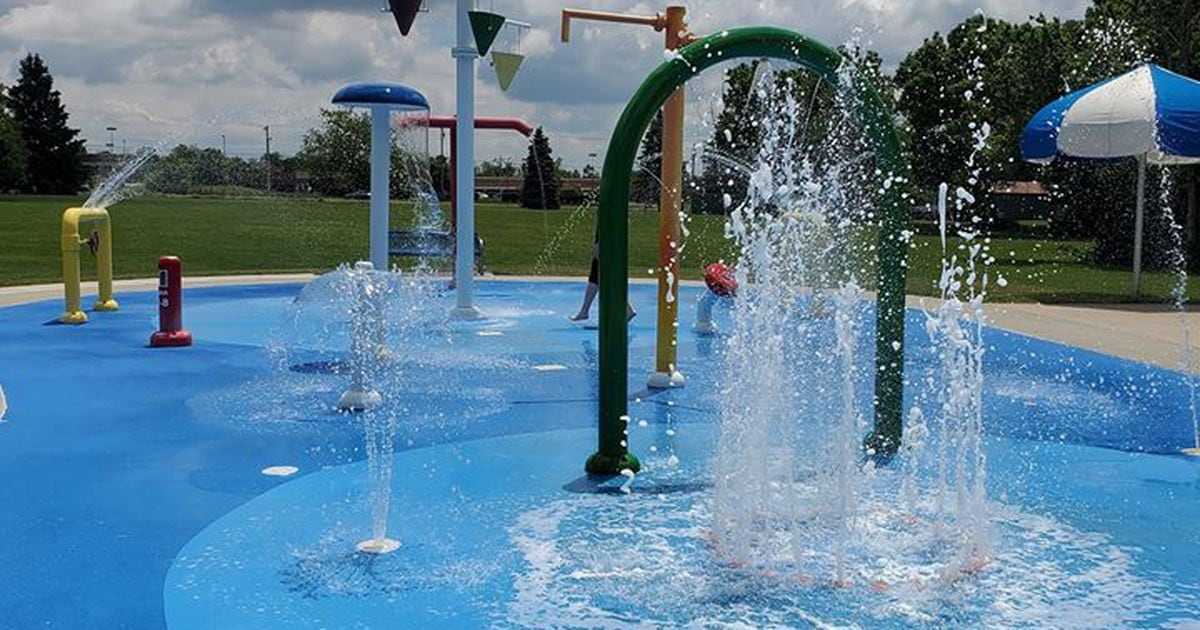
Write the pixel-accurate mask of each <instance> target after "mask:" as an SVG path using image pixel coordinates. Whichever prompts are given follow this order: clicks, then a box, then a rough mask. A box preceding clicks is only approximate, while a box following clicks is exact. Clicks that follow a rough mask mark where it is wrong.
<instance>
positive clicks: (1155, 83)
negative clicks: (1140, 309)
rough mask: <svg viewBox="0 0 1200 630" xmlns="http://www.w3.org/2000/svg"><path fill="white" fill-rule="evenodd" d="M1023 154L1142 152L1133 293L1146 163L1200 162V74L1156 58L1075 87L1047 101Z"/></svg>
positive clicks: (1093, 156) (1047, 157)
mask: <svg viewBox="0 0 1200 630" xmlns="http://www.w3.org/2000/svg"><path fill="white" fill-rule="evenodd" d="M1021 157H1022V158H1024V159H1025V160H1028V161H1030V162H1036V163H1039V164H1049V163H1050V162H1053V161H1054V160H1055V159H1057V158H1065V159H1075V160H1081V159H1082V160H1113V159H1120V158H1130V157H1133V158H1137V160H1138V190H1137V209H1136V213H1135V215H1134V217H1135V218H1134V237H1133V294H1134V295H1135V296H1137V295H1138V294H1139V293H1140V292H1141V273H1142V224H1143V222H1144V219H1143V215H1144V207H1145V198H1146V163H1147V162H1149V163H1152V164H1196V163H1200V81H1196V80H1194V79H1189V78H1188V77H1185V76H1182V75H1179V74H1175V73H1174V72H1171V71H1169V70H1164V69H1163V68H1160V67H1158V66H1156V65H1154V64H1145V65H1142V66H1139V67H1137V68H1135V69H1133V70H1131V71H1129V72H1127V73H1125V74H1122V75H1120V76H1117V77H1113V78H1111V79H1108V80H1106V81H1101V82H1100V83H1097V84H1095V85H1092V86H1089V87H1086V88H1083V89H1082V90H1079V91H1076V92H1072V93H1070V94H1068V95H1066V96H1064V97H1062V98H1060V99H1058V100H1056V101H1054V102H1053V103H1050V104H1049V105H1047V106H1045V107H1043V108H1042V109H1041V111H1039V112H1038V113H1037V114H1035V115H1034V117H1033V119H1031V120H1030V121H1029V124H1028V125H1026V126H1025V132H1024V133H1023V134H1022V135H1021Z"/></svg>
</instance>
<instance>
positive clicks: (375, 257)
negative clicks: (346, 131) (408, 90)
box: [370, 107, 392, 271]
mask: <svg viewBox="0 0 1200 630" xmlns="http://www.w3.org/2000/svg"><path fill="white" fill-rule="evenodd" d="M391 162H392V127H391V111H390V110H389V109H388V108H386V107H372V108H371V228H370V229H371V236H370V239H371V264H372V265H374V266H375V268H376V269H379V270H382V271H387V270H388V269H389V267H388V216H389V212H388V205H389V201H390V199H389V197H390V194H391V193H390V191H389V188H390V182H389V181H388V180H389V177H390V175H391V172H390V171H391Z"/></svg>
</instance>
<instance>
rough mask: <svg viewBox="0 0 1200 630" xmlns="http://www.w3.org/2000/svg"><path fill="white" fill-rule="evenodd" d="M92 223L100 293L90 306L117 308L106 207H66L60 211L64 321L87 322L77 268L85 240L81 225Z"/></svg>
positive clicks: (60, 319) (110, 309)
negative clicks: (95, 235)
mask: <svg viewBox="0 0 1200 630" xmlns="http://www.w3.org/2000/svg"><path fill="white" fill-rule="evenodd" d="M85 226H94V227H95V230H96V232H97V233H98V234H99V236H100V239H99V240H100V243H99V247H97V249H96V280H97V283H98V284H99V295H97V297H96V303H95V304H94V305H93V306H92V310H96V311H115V310H117V309H118V308H119V305H118V304H117V301H116V300H115V299H113V264H112V222H111V221H109V218H108V211H107V210H104V209H102V208H68V209H67V211H66V212H63V219H62V265H63V293H64V297H65V298H66V309H65V310H64V311H63V314H62V317H60V318H59V321H61V322H62V323H64V324H83V323H85V322H87V320H88V318H87V313H84V312H83V308H82V306H81V305H80V301H81V296H80V295H81V292H82V288H81V283H82V280H81V278H80V271H79V251H80V248H81V246H83V245H85V244H86V243H87V239H86V238H83V237H82V236H81V228H83V227H85Z"/></svg>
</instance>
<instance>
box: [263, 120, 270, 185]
mask: <svg viewBox="0 0 1200 630" xmlns="http://www.w3.org/2000/svg"><path fill="white" fill-rule="evenodd" d="M263 132H265V133H266V134H267V155H266V160H267V194H270V193H271V125H263Z"/></svg>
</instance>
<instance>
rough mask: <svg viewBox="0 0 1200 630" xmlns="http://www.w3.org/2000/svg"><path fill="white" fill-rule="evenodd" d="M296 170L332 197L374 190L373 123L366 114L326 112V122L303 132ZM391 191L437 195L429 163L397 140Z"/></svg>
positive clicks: (403, 195)
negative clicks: (434, 191) (372, 167)
mask: <svg viewBox="0 0 1200 630" xmlns="http://www.w3.org/2000/svg"><path fill="white" fill-rule="evenodd" d="M293 168H294V169H295V170H301V171H305V172H307V173H308V174H309V178H310V179H309V182H310V185H311V186H312V189H313V190H314V191H315V192H316V193H318V194H320V195H326V196H331V197H344V196H347V195H357V194H361V193H366V192H367V191H369V190H370V189H371V119H370V117H369V116H368V115H367V114H366V113H364V112H353V111H350V110H345V109H323V110H321V124H320V126H318V127H317V128H315V129H310V130H308V132H307V133H305V134H304V142H303V145H302V147H301V149H300V153H298V154H297V155H296V162H295V164H294V165H293ZM390 183H391V186H390V189H391V190H390V193H391V196H392V198H394V199H406V198H409V197H411V196H412V195H414V194H425V193H432V192H433V190H434V187H433V182H432V181H431V178H430V168H429V162H428V161H427V159H426V156H424V155H415V154H414V153H412V152H406V151H405V150H403V149H402V148H401V147H400V146H399V145H398V144H397V142H396V138H395V135H394V134H393V137H392V149H391V179H390Z"/></svg>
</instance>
